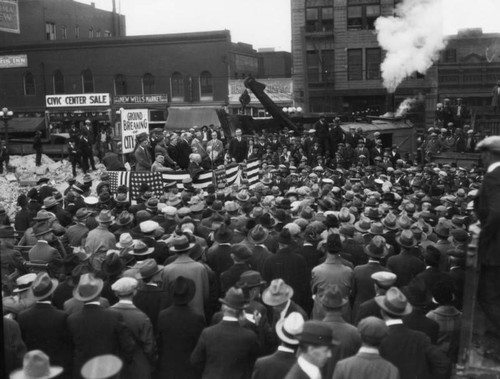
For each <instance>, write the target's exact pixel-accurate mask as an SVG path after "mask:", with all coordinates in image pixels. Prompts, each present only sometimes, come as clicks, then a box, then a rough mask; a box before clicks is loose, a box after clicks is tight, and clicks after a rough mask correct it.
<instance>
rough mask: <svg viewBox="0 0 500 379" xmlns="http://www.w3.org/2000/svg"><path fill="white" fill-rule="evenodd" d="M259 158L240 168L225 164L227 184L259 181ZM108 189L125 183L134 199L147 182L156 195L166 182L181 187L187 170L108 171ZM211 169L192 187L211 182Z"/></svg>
mask: <svg viewBox="0 0 500 379" xmlns="http://www.w3.org/2000/svg"><path fill="white" fill-rule="evenodd" d="M259 166H260V161H259V160H253V161H250V162H248V163H247V165H246V167H245V168H243V169H240V166H239V165H238V164H236V163H232V164H230V165H228V166H226V180H227V185H228V186H229V185H233V184H240V183H241V179H242V178H247V180H248V181H249V183H250V185H251V187H252V186H253V185H255V183H257V182H258V181H259ZM108 173H109V178H110V189H111V192H113V193H115V192H116V189H117V188H118V186H120V185H125V186H127V187H128V189H129V196H130V199H131V200H136V199H137V198H138V197H139V188H140V186H141V184H142V183H147V184H148V185H149V189H150V191H151V192H153V193H154V194H155V195H156V196H161V195H162V194H163V187H164V185H165V184H166V183H168V182H176V183H177V188H179V189H183V188H184V186H183V184H182V181H183V180H184V179H186V178H189V177H190V176H189V173H188V172H187V171H183V170H179V171H172V172H163V173H161V172H147V171H139V172H135V171H133V172H132V171H109V172H108ZM213 175H214V173H213V171H207V172H205V173H202V174H201V175H200V176H199V177H198V179H197V180H196V181H194V182H193V187H195V188H201V189H205V188H207V187H208V186H209V185H210V184H211V183H213Z"/></svg>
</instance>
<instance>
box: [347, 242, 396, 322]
mask: <svg viewBox="0 0 500 379" xmlns="http://www.w3.org/2000/svg"><path fill="white" fill-rule="evenodd" d="M364 251H365V254H366V255H367V256H368V263H366V264H364V265H361V266H356V267H355V268H354V282H353V291H352V297H353V299H354V301H353V310H352V317H353V320H355V319H356V314H357V311H358V308H359V306H360V305H361V304H362V303H363V302H365V301H366V300H369V299H371V298H373V297H374V296H375V289H374V288H373V282H372V279H371V275H372V274H373V273H375V272H378V271H389V270H388V269H387V268H386V267H384V266H383V265H382V263H381V261H382V259H383V258H385V257H386V256H387V254H388V253H389V250H388V247H387V243H386V241H385V238H384V237H382V236H374V237H373V238H372V240H371V241H370V242H369V243H368V244H366V245H365V248H364Z"/></svg>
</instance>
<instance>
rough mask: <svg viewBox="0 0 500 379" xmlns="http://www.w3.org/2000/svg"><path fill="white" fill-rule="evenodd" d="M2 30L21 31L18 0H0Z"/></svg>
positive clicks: (0, 27) (0, 26)
mask: <svg viewBox="0 0 500 379" xmlns="http://www.w3.org/2000/svg"><path fill="white" fill-rule="evenodd" d="M0 31H3V32H9V33H17V34H19V33H21V28H20V27H19V4H18V3H17V0H0Z"/></svg>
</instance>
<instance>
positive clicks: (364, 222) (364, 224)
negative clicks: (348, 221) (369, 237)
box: [354, 218, 371, 233]
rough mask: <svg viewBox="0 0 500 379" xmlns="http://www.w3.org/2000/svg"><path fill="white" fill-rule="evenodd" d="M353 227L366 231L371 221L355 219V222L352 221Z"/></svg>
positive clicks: (368, 229) (362, 231) (359, 230)
mask: <svg viewBox="0 0 500 379" xmlns="http://www.w3.org/2000/svg"><path fill="white" fill-rule="evenodd" d="M354 227H355V228H356V230H357V231H358V232H361V233H368V232H369V231H370V228H371V221H370V219H367V218H362V219H360V220H359V221H357V222H356V223H354Z"/></svg>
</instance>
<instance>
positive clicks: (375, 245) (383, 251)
mask: <svg viewBox="0 0 500 379" xmlns="http://www.w3.org/2000/svg"><path fill="white" fill-rule="evenodd" d="M363 251H364V252H365V254H366V255H368V256H369V257H372V258H384V257H386V256H387V254H389V249H388V247H387V244H386V242H385V238H384V237H381V236H374V237H373V238H372V240H371V241H370V242H369V243H368V244H367V245H365V246H364V247H363Z"/></svg>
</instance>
